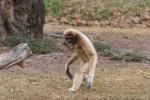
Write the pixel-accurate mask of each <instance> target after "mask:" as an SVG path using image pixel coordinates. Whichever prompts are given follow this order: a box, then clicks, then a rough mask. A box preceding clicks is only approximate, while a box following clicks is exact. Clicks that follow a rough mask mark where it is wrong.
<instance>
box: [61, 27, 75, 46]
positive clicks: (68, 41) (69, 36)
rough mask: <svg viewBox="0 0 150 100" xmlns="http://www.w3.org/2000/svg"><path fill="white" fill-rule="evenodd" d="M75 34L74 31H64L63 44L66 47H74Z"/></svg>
mask: <svg viewBox="0 0 150 100" xmlns="http://www.w3.org/2000/svg"><path fill="white" fill-rule="evenodd" d="M77 33H78V31H77V30H75V29H67V30H66V31H64V33H63V36H64V39H65V41H64V44H65V45H66V46H74V45H75V44H76V43H77V37H78V36H77Z"/></svg>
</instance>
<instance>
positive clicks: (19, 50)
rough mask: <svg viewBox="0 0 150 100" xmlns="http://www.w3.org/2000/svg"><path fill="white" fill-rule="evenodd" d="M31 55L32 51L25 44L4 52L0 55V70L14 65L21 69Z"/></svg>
mask: <svg viewBox="0 0 150 100" xmlns="http://www.w3.org/2000/svg"><path fill="white" fill-rule="evenodd" d="M31 55H32V51H31V49H30V48H29V46H28V44H27V43H21V44H19V45H18V46H16V47H14V48H13V49H11V50H9V51H7V52H4V53H2V54H1V55H0V70H2V69H8V68H10V67H12V66H14V65H19V66H20V67H21V68H23V67H24V66H23V62H24V60H25V59H27V58H28V57H30V56H31Z"/></svg>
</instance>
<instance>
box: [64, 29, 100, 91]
mask: <svg viewBox="0 0 150 100" xmlns="http://www.w3.org/2000/svg"><path fill="white" fill-rule="evenodd" d="M63 35H64V38H65V39H66V38H67V37H69V38H70V37H71V40H72V41H71V42H72V43H70V44H69V46H72V48H74V49H75V53H74V54H73V55H72V57H71V58H70V59H69V60H68V61H67V63H66V66H65V68H66V73H67V75H68V76H70V72H69V67H70V66H71V64H72V63H73V62H74V61H75V60H77V59H78V58H80V59H81V60H82V61H83V65H82V66H81V67H80V69H79V70H78V71H77V72H76V73H75V77H74V80H73V86H72V87H71V88H70V89H69V91H76V90H78V89H79V87H80V85H81V84H82V81H83V78H84V77H85V76H86V79H87V83H88V88H90V87H91V86H92V83H93V79H94V73H95V67H96V63H97V53H96V50H95V48H94V46H93V44H92V43H91V41H90V40H89V39H88V37H87V36H86V35H84V34H83V33H81V32H80V31H77V30H75V29H68V30H66V31H65V32H64V33H63ZM68 73H69V74H68Z"/></svg>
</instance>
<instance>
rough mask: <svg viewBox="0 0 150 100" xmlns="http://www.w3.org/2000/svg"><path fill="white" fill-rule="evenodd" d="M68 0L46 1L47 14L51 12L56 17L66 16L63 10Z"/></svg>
mask: <svg viewBox="0 0 150 100" xmlns="http://www.w3.org/2000/svg"><path fill="white" fill-rule="evenodd" d="M67 1H68V0H44V4H45V9H46V12H50V13H51V14H52V15H54V16H62V15H64V13H63V9H64V7H65V6H66V4H67Z"/></svg>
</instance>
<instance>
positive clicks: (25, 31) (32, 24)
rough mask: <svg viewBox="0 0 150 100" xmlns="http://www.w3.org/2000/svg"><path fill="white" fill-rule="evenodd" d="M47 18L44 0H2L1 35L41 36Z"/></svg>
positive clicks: (0, 3)
mask: <svg viewBox="0 0 150 100" xmlns="http://www.w3.org/2000/svg"><path fill="white" fill-rule="evenodd" d="M44 20H45V9H44V3H43V0H0V36H1V37H4V38H5V36H6V35H18V36H23V37H26V36H29V37H32V38H41V37H42V34H43V26H44Z"/></svg>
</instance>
